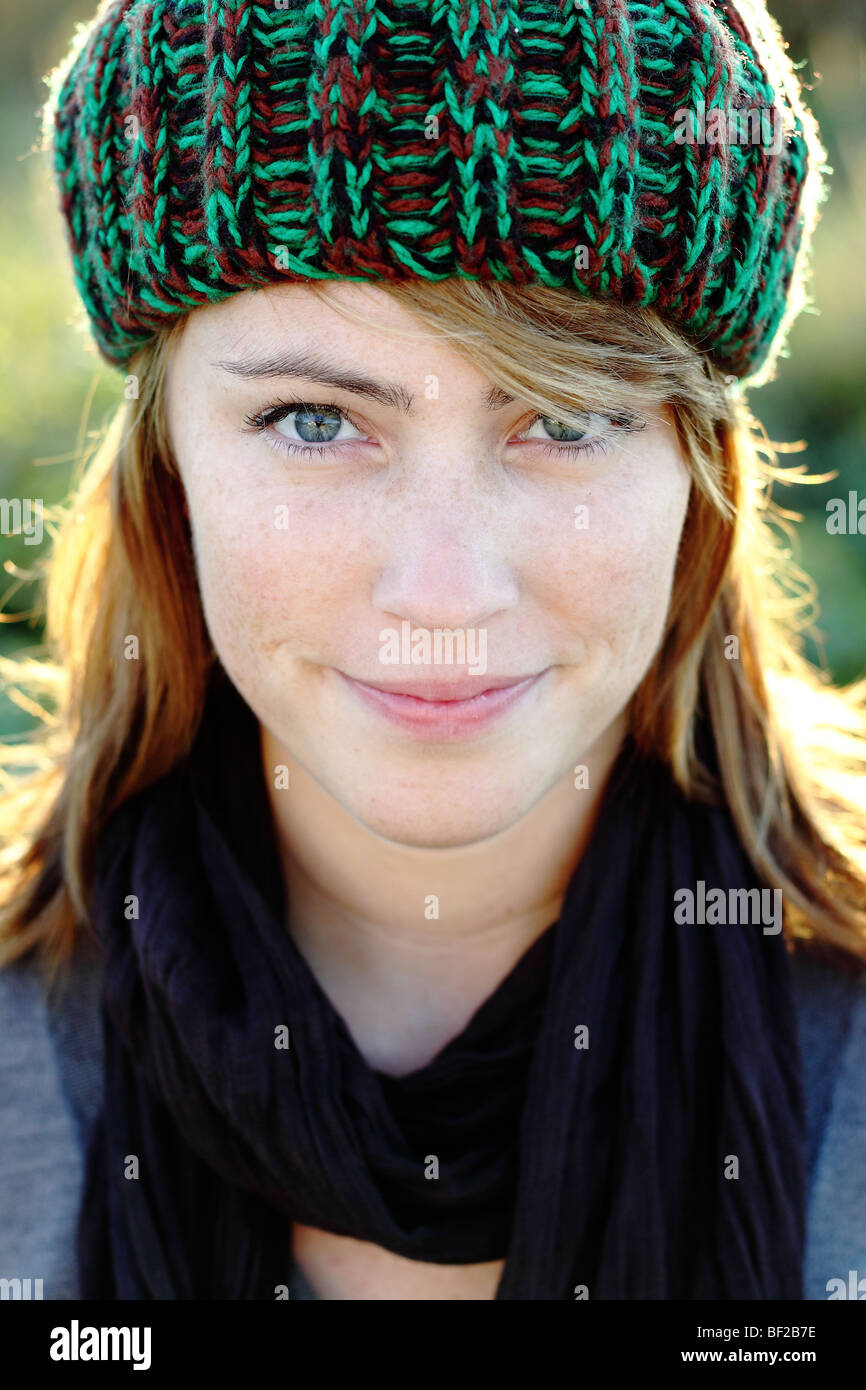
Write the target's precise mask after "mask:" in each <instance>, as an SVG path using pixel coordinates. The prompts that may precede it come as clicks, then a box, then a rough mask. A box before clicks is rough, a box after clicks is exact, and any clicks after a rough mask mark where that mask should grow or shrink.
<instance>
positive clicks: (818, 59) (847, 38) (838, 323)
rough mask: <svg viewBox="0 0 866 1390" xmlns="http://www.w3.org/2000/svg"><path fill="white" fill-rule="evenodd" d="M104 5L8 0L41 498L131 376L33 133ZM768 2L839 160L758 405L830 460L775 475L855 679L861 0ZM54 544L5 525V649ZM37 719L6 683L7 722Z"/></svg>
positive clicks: (863, 607)
mask: <svg viewBox="0 0 866 1390" xmlns="http://www.w3.org/2000/svg"><path fill="white" fill-rule="evenodd" d="M94 9H95V0H25V2H24V3H22V0H0V24H2V35H3V43H2V45H0V75H2V84H0V90H2V97H0V143H2V170H3V176H2V189H3V195H4V196H3V199H2V210H0V265H2V267H3V295H4V306H3V315H2V321H0V343H2V350H0V362H2V372H0V439H2V453H0V496H2V497H5V498H13V497H20V498H25V497H31V498H32V497H41V498H43V499H44V503H45V506H46V507H47V506H49V505H51V504H54V503H57V502H59V501H62V500H63V499H64V498H65V496H66V494H67V492H68V489H69V485H70V480H71V477H72V471H73V467H74V464H75V460H76V457H77V455H78V454H79V452H80V450H81V447H82V445H83V444H84V443H85V442H86V440H87V439H88V438H93V437H94V436H95V435H96V434H97V433H98V432H99V431H100V430H101V428H102V426H103V425H104V423H105V422H106V420H107V418H108V416H109V415H110V413H111V411H112V410H113V408H114V406H115V405H116V404H117V403H118V402H119V401H120V399H121V393H122V385H123V378H122V376H121V375H120V374H119V373H116V372H112V371H111V370H110V369H109V368H107V367H105V366H103V365H102V364H101V363H100V361H99V358H98V357H97V355H96V352H95V349H94V348H93V347H92V346H91V344H90V341H89V338H88V337H87V335H86V333H85V331H84V329H83V327H82V324H83V315H82V312H81V311H80V310H79V309H78V307H77V301H76V298H75V294H74V291H73V287H72V277H71V273H70V269H69V264H68V256H67V251H66V246H65V242H64V239H63V228H62V224H61V220H60V215H59V212H58V211H57V208H56V202H55V194H54V190H53V186H52V184H51V180H50V170H49V163H48V156H47V154H44V153H42V152H40V150H39V143H40V125H39V108H40V106H41V104H42V101H43V99H44V96H45V86H44V83H43V80H42V79H43V75H44V74H45V73H47V72H48V71H50V69H51V68H52V67H53V66H54V65H55V64H56V63H57V62H58V61H59V59H60V58H61V57H62V55H63V53H64V52H65V49H66V47H67V44H68V42H69V40H70V38H71V36H72V34H73V31H74V28H75V25H76V23H77V22H78V21H81V20H86V19H88V18H90V16H91V15H92V14H93V12H94ZM770 9H771V12H772V13H773V14H775V16H776V18H777V19H778V20H779V22H780V24H781V26H782V29H783V32H784V33H785V35H786V38H787V39H788V43H789V47H790V51H791V55H792V57H793V59H794V61H795V63H797V64H798V65H801V67H802V77H803V80H804V83H805V85H806V87H807V89H808V93H807V100H808V101H809V103H810V105H811V106H812V109H813V110H814V112H815V114H816V116H817V118H818V121H819V124H820V126H821V130H822V135H823V140H824V144H825V146H826V148H827V151H828V161H829V164H830V165H831V167H832V169H833V171H834V173H833V175H832V177H831V180H830V185H831V192H830V199H829V201H828V203H827V204H826V205H825V210H824V217H823V220H822V223H821V226H820V228H819V231H818V236H817V243H816V248H815V254H814V280H813V297H814V299H815V301H816V304H817V308H818V311H819V312H818V313H813V314H809V315H803V316H801V318H800V320H799V322H798V323H797V325H796V327H795V328H794V331H793V333H792V335H791V339H790V344H789V346H790V352H791V356H790V358H789V359H788V360H786V361H783V362H782V363H781V366H780V370H779V374H778V378H777V380H776V381H774V382H772V383H770V384H768V385H767V386H764V387H762V388H761V389H760V390H758V391H756V392H755V393H754V394H753V396H752V398H751V405H752V408H753V409H754V411H755V413H756V414H757V415H758V417H759V418H760V419H761V421H762V422H763V424H764V425H765V427H766V429H767V432H768V434H769V435H770V437H771V438H772V439H774V440H777V441H791V442H793V441H797V440H801V439H802V440H806V441H807V442H808V450H807V451H806V453H805V454H801V455H798V456H797V457H796V458H792V459H791V460H790V461H791V462H803V461H805V462H806V463H807V465H808V468H809V471H810V472H812V473H824V472H828V471H831V470H834V471H836V472H837V473H838V477H837V478H836V479H835V480H834V481H832V482H828V483H824V484H821V485H818V486H810V487H797V488H781V487H778V488H777V489H776V493H775V495H776V498H777V500H778V501H779V502H781V503H782V504H783V505H785V506H787V507H790V508H792V509H793V510H795V511H797V512H802V513H803V514H804V518H805V519H804V523H803V525H802V526H800V527H798V528H797V532H798V541H797V543H796V545H795V554H796V555H797V558H798V559H799V560H800V562H801V563H802V564H803V566H804V567H805V568H806V570H807V571H808V572H809V573H810V574H811V575H812V576H813V577H814V579H815V580H816V582H817V584H818V587H819V592H820V599H821V612H820V618H819V622H818V625H817V632H816V638H815V641H814V642H813V643H812V645H811V654H812V655H813V657H815V658H816V659H817V660H819V661H820V662H821V664H823V665H826V666H827V667H828V668H829V670H830V671H831V672H832V674H833V675H834V677H835V678H836V679H837V680H839V681H847V680H851V679H853V678H854V677H855V676H858V675H860V674H863V673H864V670H866V543H864V538H863V537H862V536H857V535H848V536H845V535H843V536H831V535H828V533H827V530H826V526H825V518H826V504H827V501H828V499H829V498H831V497H839V496H842V497H845V496H847V493H848V491H849V490H850V489H859V492H860V494H861V495H863V496H866V470H864V464H863V440H864V436H866V312H864V309H866V265H864V250H866V235H864V228H866V139H864V133H866V3H864V0H771V3H770ZM783 461H784V460H783ZM49 544H50V536H49V533H48V531H46V534H45V539H44V540H43V543H42V545H41V546H39V547H37V546H34V545H29V546H28V545H25V544H23V540H22V539H21V538H20V537H19V538H14V537H12V538H10V537H8V536H2V537H0V545H2V547H3V560H4V564H5V566H6V572H5V573H4V574H3V575H2V578H0V599H2V602H0V613H2V615H3V616H4V621H3V622H2V623H0V652H2V653H3V654H4V655H12V654H15V653H21V652H23V651H24V650H25V649H27V648H28V647H32V646H33V644H37V643H38V642H39V641H40V638H41V629H40V627H39V625H38V623H37V622H34V621H33V620H32V619H28V618H26V616H25V617H24V620H23V621H15V622H9V621H8V618H9V617H11V616H12V615H16V614H20V615H27V614H28V613H30V612H31V610H33V608H34V604H35V603H36V601H37V597H38V592H37V588H36V585H35V584H34V583H32V582H31V583H28V582H23V581H22V580H21V579H20V576H19V575H18V574H17V573H16V570H15V569H13V568H10V566H14V567H17V568H18V570H22V569H23V570H25V571H26V570H27V569H28V568H29V567H30V566H31V565H32V563H33V557H34V555H42V554H43V553H45V548H46V546H48V545H49ZM28 723H29V719H28V716H26V715H25V714H24V713H23V711H21V710H19V709H18V708H17V707H15V706H13V705H12V704H11V703H10V702H9V701H8V699H6V698H4V697H2V696H0V732H3V733H6V732H10V731H12V730H20V729H24V728H25V727H26V726H27V725H28Z"/></svg>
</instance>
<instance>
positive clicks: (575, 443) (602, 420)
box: [521, 412, 614, 455]
mask: <svg viewBox="0 0 866 1390" xmlns="http://www.w3.org/2000/svg"><path fill="white" fill-rule="evenodd" d="M538 425H540V426H541V427H542V429H543V430H544V431H545V433H544V434H542V435H535V437H534V438H533V436H532V433H531V431H532V430H534V429H535V428H536V426H538ZM613 429H614V423H613V421H612V420H611V419H610V418H609V417H608V416H607V415H597V414H595V413H592V412H591V413H589V414H588V415H586V416H585V417H584V419H583V420H582V421H581V423H580V425H579V426H578V425H568V424H566V423H565V421H563V420H557V419H555V418H554V417H553V416H551V415H536V417H535V419H534V420H533V421H532V422H531V424H530V425H529V427H528V430H527V431H524V433H523V435H522V436H521V438H522V439H523V441H524V442H525V443H527V444H534V443H536V442H539V443H541V442H542V441H546V442H545V446H544V452H545V453H547V454H554V455H555V454H588V453H592V452H594V451H595V450H601V451H602V452H604V450H606V449H607V447H608V443H609V435H610V434H611V432H612V430H613Z"/></svg>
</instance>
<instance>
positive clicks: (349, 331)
mask: <svg viewBox="0 0 866 1390" xmlns="http://www.w3.org/2000/svg"><path fill="white" fill-rule="evenodd" d="M329 293H331V294H332V295H333V297H334V299H335V300H337V301H338V302H340V303H341V304H345V305H347V306H348V307H358V308H360V309H361V310H362V311H363V312H364V313H366V314H367V315H368V316H370V317H373V318H375V322H376V326H375V327H368V326H366V325H361V324H358V323H355V322H353V321H351V320H350V319H348V318H346V317H344V316H343V315H341V314H340V313H338V312H337V311H336V310H334V309H331V308H330V307H328V306H326V305H324V304H323V303H322V302H321V301H320V300H319V299H318V298H317V297H316V296H315V295H314V294H313V293H312V292H311V291H310V290H309V289H307V288H306V287H304V286H297V285H290V286H274V287H269V288H268V289H265V290H258V291H245V292H241V293H237V294H235V295H233V296H230V297H229V298H228V299H227V300H225V301H223V302H222V303H221V304H217V305H210V306H207V307H206V308H202V309H198V310H196V311H195V312H194V313H192V314H191V316H190V318H189V320H188V322H187V323H186V326H185V328H184V331H183V333H182V334H181V336H180V340H179V343H178V345H177V350H176V352H175V355H174V356H173V359H172V361H171V363H170V366H169V369H168V378H167V391H168V396H167V406H168V421H169V429H170V435H171V439H172V443H173V448H174V452H175V457H176V460H177V463H178V467H179V469H180V473H181V477H182V480H183V484H184V488H185V491H186V495H187V499H188V504H189V511H190V519H191V525H192V532H193V540H194V547H195V557H196V564H197V570H198V575H199V583H200V588H201V594H202V600H203V604H204V609H205V618H206V621H207V625H208V628H209V631H210V634H211V638H212V641H213V644H214V646H215V648H216V651H217V654H218V656H219V658H220V660H221V662H222V664H223V666H224V667H225V669H226V671H227V672H228V674H229V676H230V677H231V679H232V681H233V682H234V683H235V685H236V686H237V688H238V690H239V691H240V692H241V694H242V695H243V697H244V699H245V700H246V702H247V704H248V705H249V706H250V708H251V709H252V710H253V712H254V713H255V715H256V716H257V717H258V719H259V721H260V722H261V724H262V725H263V726H264V727H265V729H267V730H268V731H269V732H270V734H271V735H272V737H273V739H275V740H276V742H277V743H278V744H279V745H280V747H281V749H282V750H285V753H286V755H287V761H288V764H289V767H290V768H291V763H292V761H293V760H294V761H295V762H296V763H297V764H300V765H301V766H302V767H303V768H304V769H306V771H307V772H308V773H309V774H310V775H311V776H312V777H313V778H314V779H315V780H316V781H317V782H318V783H319V784H320V786H321V787H323V788H324V789H325V791H326V792H328V793H329V794H330V795H331V796H332V797H334V798H335V799H336V801H337V802H338V803H339V804H340V805H341V806H342V807H343V808H344V809H345V810H347V811H348V812H349V813H350V814H351V815H352V816H354V817H355V818H356V819H357V820H359V821H360V822H361V823H362V824H364V825H366V826H367V827H369V828H370V829H371V830H374V831H375V832H377V833H378V834H380V835H383V836H385V837H387V838H388V839H391V840H394V841H397V842H400V843H404V844H411V845H429V846H443V845H454V844H465V843H471V842H472V841H475V840H479V839H482V838H486V837H488V836H490V835H493V834H495V833H497V832H498V831H501V830H504V829H505V828H507V827H508V826H509V825H511V824H513V823H515V822H516V821H517V820H519V819H520V818H521V817H522V816H523V815H525V814H526V813H527V812H528V811H529V810H530V809H531V808H532V807H533V806H534V805H535V804H536V803H537V802H538V801H539V800H540V799H541V798H542V797H543V796H544V795H545V793H547V792H548V791H550V790H551V789H552V788H553V786H554V785H556V784H557V783H559V782H560V781H561V780H562V779H569V780H577V779H575V777H574V769H575V767H576V766H577V765H579V764H585V763H587V756H588V754H590V753H591V750H592V748H593V746H594V745H595V744H596V742H597V741H598V740H599V739H600V738H601V736H602V735H603V734H604V733H605V731H606V730H609V729H610V727H611V725H612V724H613V723H614V721H617V720H618V719H620V718H621V716H622V714H623V711H624V708H625V706H626V705H627V702H628V700H629V698H630V697H631V695H632V694H633V692H634V691H635V689H636V688H637V686H638V685H639V683H640V681H641V678H642V677H643V675H644V673H645V672H646V670H647V668H648V666H649V665H650V662H651V660H652V657H653V655H654V653H655V651H656V647H657V645H658V643H659V641H660V638H661V635H662V632H663V628H664V623H665V616H666V612H667V608H668V604H669V599H670V593H671V587H672V581H673V574H674V566H675V561H676V555H677V547H678V543H679V539H680V532H681V529H682V525H683V521H684V517H685V511H686V505H687V501H688V494H689V476H688V472H687V469H686V465H685V463H684V461H683V459H682V456H681V453H680V450H679V447H678V444H677V439H676V432H675V429H674V427H673V424H672V422H671V421H670V420H669V419H667V418H665V417H664V416H663V415H662V414H659V413H653V412H652V411H651V410H648V411H647V413H646V417H645V418H646V427H645V428H644V429H643V430H641V431H639V432H634V431H632V432H628V433H626V432H621V431H618V430H617V428H616V427H615V426H613V425H611V423H610V422H609V421H608V420H605V419H603V418H600V417H598V416H594V417H592V418H589V417H588V418H587V420H586V422H581V424H580V426H579V427H576V426H575V425H574V424H573V423H572V424H571V425H570V426H565V425H563V424H562V423H557V422H556V421H554V420H551V419H550V417H546V418H545V419H539V418H538V412H537V411H534V410H532V408H531V407H529V406H527V404H526V402H522V401H520V400H519V399H515V400H510V399H507V398H506V397H505V393H503V392H501V391H498V390H496V391H494V390H493V389H492V383H491V381H490V380H489V378H487V377H486V376H485V375H484V374H483V373H482V372H481V371H480V370H479V369H477V368H476V367H474V366H473V365H472V364H471V363H470V362H469V361H467V359H466V358H464V357H462V356H460V355H458V353H457V352H455V351H453V350H451V349H450V348H448V347H446V346H443V345H442V344H441V343H439V342H436V341H434V340H433V338H432V337H430V336H427V335H426V334H425V330H424V326H423V325H421V324H419V322H418V321H417V320H416V319H415V318H414V317H413V316H412V315H410V314H409V313H407V311H406V310H404V309H403V308H402V307H401V306H398V305H397V304H396V303H395V302H394V301H392V300H391V299H390V298H389V297H388V296H387V295H386V294H385V293H384V292H383V291H381V290H379V289H375V288H372V287H363V286H358V285H354V284H350V283H348V282H339V283H337V284H332V285H330V286H329ZM391 327H396V328H400V329H404V330H405V329H410V330H413V336H400V335H396V334H393V335H392V334H390V333H389V332H388V331H387V330H388V329H389V328H391ZM324 378H328V383H327V384H325V382H324ZM359 379H363V380H359ZM335 383H336V384H335ZM298 403H300V404H301V405H302V406H304V407H305V409H303V410H299V405H298ZM286 405H289V406H291V407H292V409H291V410H286V409H285V406H286ZM273 406H277V407H278V408H280V409H282V418H281V419H280V418H276V419H275V418H274V417H273V415H269V411H270V410H271V407H273ZM569 445H570V446H571V447H568V446H569ZM293 446H294V448H293ZM437 630H438V633H439V636H438V640H437ZM448 634H450V635H448ZM425 643H428V644H429V645H428V646H425V645H424V644H425ZM413 653H414V659H413ZM393 658H396V661H395V660H394V659H393ZM524 677H535V678H536V679H534V680H530V681H528V682H526V683H525V684H524V685H523V686H522V687H521V688H520V689H518V690H516V691H515V692H512V694H511V695H509V696H507V697H506V696H505V695H504V694H500V695H499V696H497V697H490V696H482V697H481V699H480V701H479V700H476V701H475V702H474V703H471V704H470V703H467V702H466V700H460V702H459V703H454V697H455V696H464V695H465V694H467V691H466V689H463V688H460V687H468V688H469V690H468V693H469V695H472V694H474V693H475V692H480V691H484V690H485V689H489V688H490V687H492V686H495V685H497V684H501V683H502V682H503V681H511V682H513V681H515V680H517V679H519V678H524ZM347 678H349V679H347ZM356 683H361V684H356ZM367 686H375V687H382V686H388V687H390V688H391V690H392V691H393V690H395V689H402V690H403V691H410V692H411V691H412V690H413V689H414V690H415V692H416V694H415V696H414V698H413V697H412V696H411V694H409V695H404V696H403V697H401V696H399V695H397V696H395V697H394V698H393V699H391V700H389V699H388V698H387V696H382V697H378V696H376V695H375V694H374V693H372V692H371V691H370V690H369V689H367V688H366V687H367ZM421 696H425V697H426V699H427V703H425V701H424V700H422V699H421V698H420V697H421ZM434 696H439V700H438V701H436V702H433V701H432V697H434ZM449 703H450V704H451V708H450V709H449V708H448V707H447V706H448V704H449Z"/></svg>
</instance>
